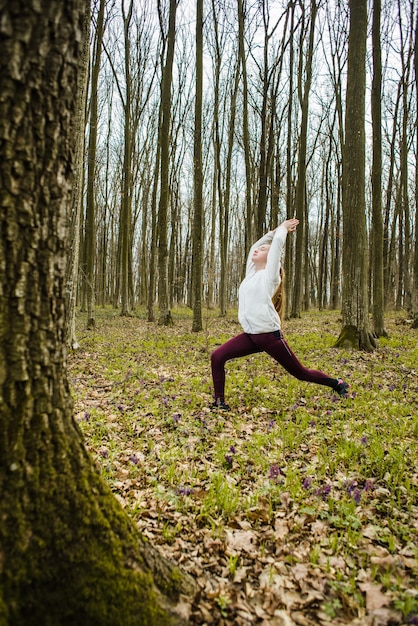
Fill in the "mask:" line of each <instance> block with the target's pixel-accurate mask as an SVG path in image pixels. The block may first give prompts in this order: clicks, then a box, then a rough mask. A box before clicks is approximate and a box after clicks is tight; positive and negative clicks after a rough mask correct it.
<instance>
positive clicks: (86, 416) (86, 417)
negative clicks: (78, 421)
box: [83, 413, 90, 422]
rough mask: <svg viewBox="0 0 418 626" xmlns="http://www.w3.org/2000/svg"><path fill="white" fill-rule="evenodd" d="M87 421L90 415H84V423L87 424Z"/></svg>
mask: <svg viewBox="0 0 418 626" xmlns="http://www.w3.org/2000/svg"><path fill="white" fill-rule="evenodd" d="M89 419H90V413H84V417H83V420H84V421H85V422H88V421H89Z"/></svg>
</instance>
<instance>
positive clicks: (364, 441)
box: [361, 437, 368, 446]
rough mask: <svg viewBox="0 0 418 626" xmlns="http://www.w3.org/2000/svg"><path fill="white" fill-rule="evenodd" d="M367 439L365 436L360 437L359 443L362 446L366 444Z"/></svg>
mask: <svg viewBox="0 0 418 626" xmlns="http://www.w3.org/2000/svg"><path fill="white" fill-rule="evenodd" d="M367 441H368V439H367V437H362V438H361V443H362V444H363V446H366V445H367Z"/></svg>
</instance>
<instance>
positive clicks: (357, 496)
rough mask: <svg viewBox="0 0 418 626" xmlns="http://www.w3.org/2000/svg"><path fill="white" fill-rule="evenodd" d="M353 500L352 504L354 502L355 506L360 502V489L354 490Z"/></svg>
mask: <svg viewBox="0 0 418 626" xmlns="http://www.w3.org/2000/svg"><path fill="white" fill-rule="evenodd" d="M353 498H354V502H356V503H357V504H358V503H359V502H360V500H361V491H360V489H354V492H353Z"/></svg>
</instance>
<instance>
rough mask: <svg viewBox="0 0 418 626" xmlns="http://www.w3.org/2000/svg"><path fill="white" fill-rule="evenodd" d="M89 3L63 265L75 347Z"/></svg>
mask: <svg viewBox="0 0 418 626" xmlns="http://www.w3.org/2000/svg"><path fill="white" fill-rule="evenodd" d="M90 23H91V14H90V5H89V4H88V3H86V14H85V34H84V48H83V54H82V57H81V61H80V63H81V64H80V70H79V78H80V88H79V90H78V96H77V97H78V100H77V118H76V152H75V173H74V179H73V188H72V196H71V208H70V216H69V229H70V230H69V237H68V241H69V246H68V253H67V269H66V283H67V286H66V299H65V310H66V312H67V316H66V322H65V343H66V345H67V346H68V347H69V348H70V349H73V350H75V349H77V348H78V341H77V335H76V328H75V319H76V318H75V310H76V301H77V285H78V270H79V259H80V226H81V212H82V206H83V181H84V148H85V145H84V134H85V124H86V92H87V82H88V67H89V58H90V54H89V50H90Z"/></svg>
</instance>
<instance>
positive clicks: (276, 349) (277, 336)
mask: <svg viewBox="0 0 418 626" xmlns="http://www.w3.org/2000/svg"><path fill="white" fill-rule="evenodd" d="M256 352H267V354H269V355H270V356H272V357H273V359H275V360H276V361H277V362H278V363H280V365H282V366H283V367H284V368H285V370H287V371H288V372H289V374H291V375H292V376H295V378H298V379H299V380H304V381H306V382H309V383H317V384H318V385H326V386H327V387H332V388H335V386H336V385H337V384H338V379H336V378H331V377H330V376H327V375H326V374H324V373H323V372H321V371H319V370H310V369H308V368H306V367H304V366H303V365H302V364H301V363H300V362H299V360H298V358H297V357H296V356H295V355H294V354H293V352H292V350H291V349H290V348H289V346H288V345H287V343H286V341H285V340H284V339H283V336H282V334H281V332H280V331H279V330H276V331H275V332H272V333H261V334H259V335H249V334H248V333H242V334H241V335H237V337H234V338H233V339H230V340H229V341H227V342H226V343H224V344H223V345H222V346H219V348H216V350H214V351H213V352H212V355H211V364H212V378H213V386H214V390H215V399H218V398H219V399H221V400H222V401H223V400H224V392H225V363H226V362H227V361H230V360H231V359H236V358H238V357H242V356H248V355H249V354H255V353H256Z"/></svg>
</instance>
